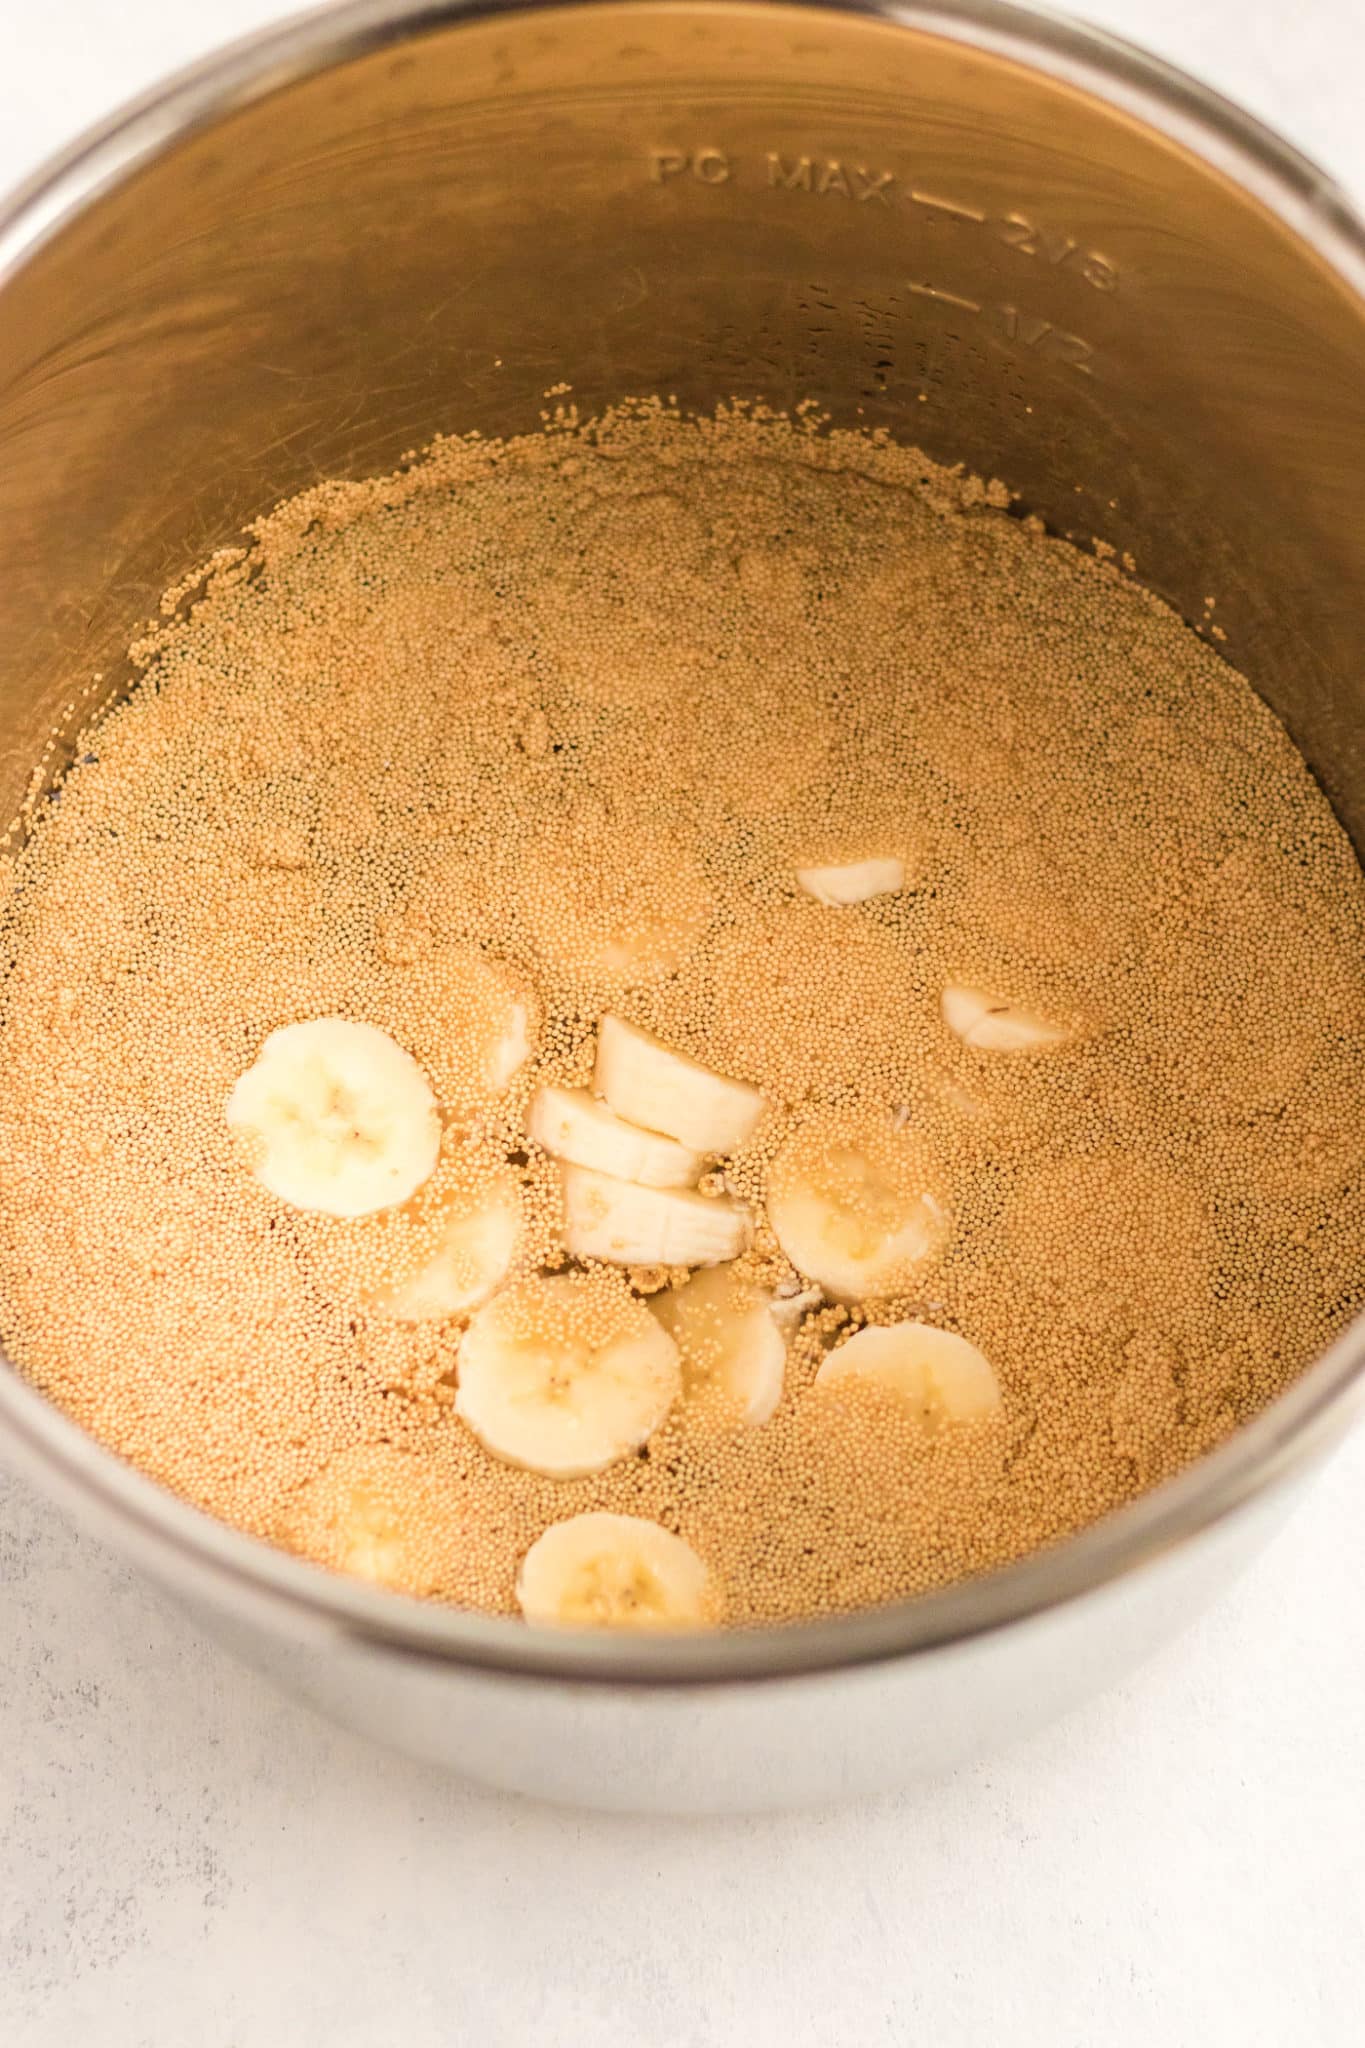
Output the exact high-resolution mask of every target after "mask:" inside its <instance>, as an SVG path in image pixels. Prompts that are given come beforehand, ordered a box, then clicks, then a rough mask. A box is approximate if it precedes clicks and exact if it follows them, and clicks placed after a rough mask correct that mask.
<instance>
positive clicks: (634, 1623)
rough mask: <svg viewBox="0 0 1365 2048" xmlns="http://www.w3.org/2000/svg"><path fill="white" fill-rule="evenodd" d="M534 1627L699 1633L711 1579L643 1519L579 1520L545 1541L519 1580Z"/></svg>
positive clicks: (677, 1542) (677, 1540)
mask: <svg viewBox="0 0 1365 2048" xmlns="http://www.w3.org/2000/svg"><path fill="white" fill-rule="evenodd" d="M517 1601H518V1603H519V1605H520V1607H521V1611H522V1613H523V1614H524V1615H525V1616H526V1619H527V1620H528V1621H532V1622H551V1623H558V1624H559V1625H560V1626H561V1627H568V1628H640V1629H659V1628H698V1627H701V1626H704V1625H705V1623H706V1622H708V1621H709V1620H711V1618H712V1614H713V1611H714V1600H713V1594H712V1588H711V1578H710V1574H709V1572H708V1571H707V1569H706V1566H705V1565H704V1564H703V1563H702V1560H701V1559H700V1558H699V1557H698V1555H697V1553H696V1551H695V1550H694V1549H693V1548H692V1546H691V1544H690V1543H684V1541H683V1539H682V1537H681V1536H674V1535H673V1534H672V1533H671V1532H670V1531H669V1530H667V1529H663V1528H661V1527H660V1526H659V1524H658V1523H657V1522H647V1521H645V1520H643V1518H642V1517H641V1516H639V1515H608V1514H588V1515H573V1516H571V1517H570V1519H569V1520H568V1521H567V1522H552V1523H551V1524H550V1527H549V1528H548V1529H547V1530H546V1531H545V1533H544V1535H543V1536H538V1537H537V1538H536V1540H535V1542H534V1543H533V1544H532V1545H531V1548H530V1549H529V1550H528V1551H527V1553H526V1555H525V1557H524V1558H523V1559H522V1561H521V1569H520V1571H519V1572H518V1573H517Z"/></svg>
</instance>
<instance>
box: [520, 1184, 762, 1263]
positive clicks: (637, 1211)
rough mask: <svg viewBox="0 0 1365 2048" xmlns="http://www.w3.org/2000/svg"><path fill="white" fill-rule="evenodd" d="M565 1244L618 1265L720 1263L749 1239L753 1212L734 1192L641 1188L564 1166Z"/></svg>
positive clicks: (575, 1254) (575, 1252)
mask: <svg viewBox="0 0 1365 2048" xmlns="http://www.w3.org/2000/svg"><path fill="white" fill-rule="evenodd" d="M560 1177H561V1179H562V1182H563V1186H564V1249H565V1251H567V1252H568V1253H569V1254H570V1256H571V1257H572V1258H575V1259H603V1260H605V1261H606V1263H607V1264H608V1265H611V1266H718V1265H720V1264H722V1263H723V1261H725V1260H726V1259H737V1258H738V1257H739V1255H740V1253H741V1252H742V1251H743V1250H744V1248H745V1245H746V1244H747V1243H748V1240H749V1212H748V1210H747V1209H745V1208H743V1207H742V1206H741V1205H740V1204H739V1203H738V1202H732V1201H730V1200H729V1199H728V1198H727V1197H725V1196H723V1195H720V1196H711V1195H696V1194H693V1193H692V1192H691V1191H690V1190H689V1189H686V1188H642V1187H637V1186H636V1184H635V1183H634V1182H633V1181H628V1180H615V1179H613V1178H612V1176H611V1175H610V1174H607V1173H594V1172H593V1170H592V1168H591V1167H588V1166H565V1167H562V1168H561V1169H560Z"/></svg>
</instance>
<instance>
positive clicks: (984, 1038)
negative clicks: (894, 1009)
mask: <svg viewBox="0 0 1365 2048" xmlns="http://www.w3.org/2000/svg"><path fill="white" fill-rule="evenodd" d="M942 1007H943V1021H944V1023H945V1024H946V1025H947V1026H948V1029H949V1030H950V1031H952V1032H955V1033H956V1035H957V1036H958V1037H959V1038H960V1039H961V1040H962V1041H963V1043H964V1044H965V1045H970V1046H974V1047H975V1048H976V1050H977V1051H978V1052H1033V1051H1037V1050H1038V1049H1039V1048H1040V1047H1042V1046H1045V1045H1063V1044H1065V1042H1066V1041H1067V1039H1069V1038H1070V1037H1071V1035H1072V1034H1071V1032H1070V1031H1069V1030H1068V1028H1067V1027H1066V1025H1065V1024H1056V1023H1054V1022H1053V1021H1052V1020H1051V1019H1050V1018H1048V1017H1043V1016H1040V1015H1039V1013H1038V1012H1037V1011H1036V1010H1029V1009H1026V1008H1025V1007H1024V1005H1023V1004H1022V1003H1009V1002H1002V1001H1001V1000H1000V999H999V998H998V997H996V996H988V995H986V994H984V993H983V992H982V990H980V989H979V988H962V987H957V986H955V987H952V988H945V989H944V991H943V997H942Z"/></svg>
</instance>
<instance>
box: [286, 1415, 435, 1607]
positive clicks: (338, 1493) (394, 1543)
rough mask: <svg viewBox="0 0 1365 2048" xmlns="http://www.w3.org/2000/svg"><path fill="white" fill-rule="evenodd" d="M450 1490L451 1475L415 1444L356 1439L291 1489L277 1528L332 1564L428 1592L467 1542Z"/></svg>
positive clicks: (398, 1587) (397, 1587) (403, 1589)
mask: <svg viewBox="0 0 1365 2048" xmlns="http://www.w3.org/2000/svg"><path fill="white" fill-rule="evenodd" d="M452 1492H453V1489H452V1487H451V1483H450V1481H449V1479H448V1477H447V1476H446V1475H445V1474H443V1473H441V1472H438V1471H437V1469H436V1468H435V1467H434V1466H433V1465H432V1464H431V1462H430V1461H429V1460H428V1459H426V1458H422V1457H419V1456H418V1455H417V1454H416V1453H415V1452H410V1451H400V1450H397V1449H395V1447H394V1446H393V1445H392V1444H357V1445H354V1446H353V1447H352V1448H350V1449H349V1450H344V1451H338V1452H337V1454H336V1455H335V1457H333V1458H331V1459H329V1461H328V1462H327V1464H325V1465H324V1466H323V1467H322V1469H321V1470H320V1471H318V1472H316V1473H315V1474H314V1475H313V1477H312V1478H311V1479H309V1480H307V1481H306V1482H305V1483H304V1485H303V1486H301V1487H300V1488H299V1489H298V1490H297V1492H295V1493H294V1494H292V1495H291V1496H290V1497H289V1499H288V1500H287V1501H286V1502H285V1504H284V1507H283V1510H282V1512H281V1514H280V1518H279V1522H278V1524H277V1527H276V1530H275V1533H276V1535H277V1536H278V1537H279V1539H280V1540H281V1541H282V1542H283V1543H284V1544H285V1545H286V1546H287V1547H289V1548H291V1549H297V1550H300V1551H302V1553H303V1554H304V1556H305V1557H313V1558H316V1559H317V1560H318V1562H319V1563H321V1564H326V1565H329V1566H330V1567H331V1568H332V1570H333V1571H341V1572H349V1573H351V1575H352V1576H353V1577H355V1578H358V1579H368V1580H369V1581H370V1583H371V1584H372V1585H376V1586H389V1587H392V1588H393V1590H394V1591H395V1592H399V1593H411V1594H414V1595H417V1596H419V1597H420V1596H426V1595H430V1594H432V1593H434V1592H436V1591H437V1590H438V1588H439V1587H440V1586H441V1585H442V1583H443V1582H444V1581H445V1579H446V1578H447V1576H448V1573H449V1571H450V1568H451V1566H452V1563H453V1561H454V1558H455V1556H456V1554H457V1552H458V1551H459V1549H460V1548H461V1547H462V1540H463V1536H464V1531H463V1528H462V1525H461V1521H460V1517H459V1513H458V1510H456V1509H455V1508H454V1507H453V1506H452Z"/></svg>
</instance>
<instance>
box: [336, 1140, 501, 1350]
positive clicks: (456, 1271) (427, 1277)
mask: <svg viewBox="0 0 1365 2048" xmlns="http://www.w3.org/2000/svg"><path fill="white" fill-rule="evenodd" d="M522 1224H523V1217H522V1203H521V1184H520V1182H519V1181H518V1179H517V1176H516V1174H515V1173H513V1172H512V1170H511V1168H510V1167H509V1168H504V1169H503V1170H502V1171H501V1172H499V1173H497V1174H495V1175H493V1176H492V1177H491V1178H490V1180H489V1182H488V1184H487V1185H486V1186H484V1187H481V1188H478V1189H475V1190H471V1191H467V1192H462V1193H461V1194H460V1195H458V1196H456V1197H454V1198H453V1199H452V1201H451V1203H450V1205H449V1207H448V1208H447V1210H446V1213H445V1215H444V1217H443V1219H442V1222H441V1228H440V1237H439V1240H438V1243H437V1246H436V1249H435V1251H434V1252H433V1253H432V1255H431V1257H430V1258H429V1259H427V1260H426V1262H425V1263H424V1264H423V1265H421V1266H419V1267H418V1268H417V1270H416V1271H415V1272H414V1273H411V1274H409V1275H408V1277H407V1278H406V1279H404V1280H403V1281H401V1282H400V1283H399V1284H398V1285H397V1286H395V1287H392V1288H390V1289H389V1290H388V1291H386V1292H385V1293H384V1294H382V1295H380V1296H379V1297H378V1299H377V1300H376V1301H375V1302H374V1304H373V1306H374V1310H375V1313H376V1314H378V1315H382V1316H387V1317H389V1318H390V1319H391V1320H392V1321H394V1322H399V1323H434V1322H441V1321H444V1320H445V1319H446V1318H447V1317H448V1316H462V1315H468V1314H469V1312H470V1310H471V1309H476V1308H479V1307H481V1306H482V1304H483V1303H484V1302H485V1301H487V1300H488V1298H489V1296H490V1295H491V1294H492V1293H493V1292H494V1290H495V1289H496V1288H498V1287H500V1286H501V1285H502V1283H503V1281H504V1280H505V1279H506V1278H507V1274H508V1272H509V1270H510V1268H511V1265H512V1261H513V1260H514V1259H515V1257H516V1255H517V1248H518V1245H519V1244H520V1241H521V1234H522Z"/></svg>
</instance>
